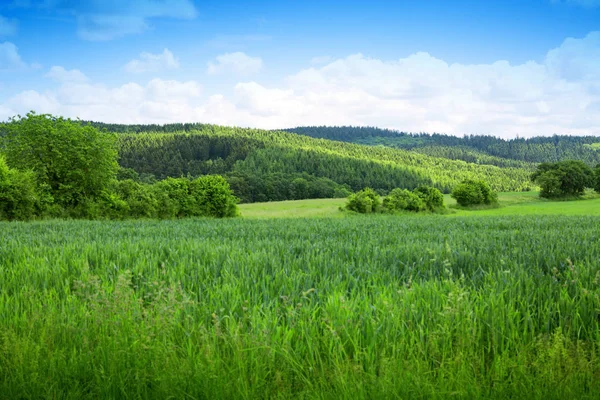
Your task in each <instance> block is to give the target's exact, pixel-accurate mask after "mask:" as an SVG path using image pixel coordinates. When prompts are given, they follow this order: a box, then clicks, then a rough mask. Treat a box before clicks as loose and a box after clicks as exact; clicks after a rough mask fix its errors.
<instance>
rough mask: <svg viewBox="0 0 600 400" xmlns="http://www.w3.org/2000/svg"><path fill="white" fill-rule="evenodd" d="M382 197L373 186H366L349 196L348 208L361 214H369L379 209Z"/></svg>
mask: <svg viewBox="0 0 600 400" xmlns="http://www.w3.org/2000/svg"><path fill="white" fill-rule="evenodd" d="M380 206H381V199H380V197H379V195H378V194H377V193H376V192H375V191H374V190H373V189H371V188H365V189H363V190H361V191H359V192H357V193H353V194H351V195H350V196H349V197H348V201H347V202H346V209H347V210H350V211H355V212H357V213H361V214H369V213H374V212H377V211H379V207H380Z"/></svg>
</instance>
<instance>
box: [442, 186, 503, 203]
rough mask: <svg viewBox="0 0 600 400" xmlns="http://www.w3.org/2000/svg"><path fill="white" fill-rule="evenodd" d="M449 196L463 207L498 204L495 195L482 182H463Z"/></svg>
mask: <svg viewBox="0 0 600 400" xmlns="http://www.w3.org/2000/svg"><path fill="white" fill-rule="evenodd" d="M451 196H452V198H453V199H455V200H456V202H457V203H458V204H459V205H461V206H463V207H468V206H473V205H481V204H486V205H491V204H495V203H497V202H498V195H497V193H496V192H494V191H493V190H492V189H491V188H490V186H489V185H488V184H487V183H485V182H484V181H475V180H465V181H463V182H462V183H459V184H458V185H456V186H455V187H454V189H453V190H452V194H451Z"/></svg>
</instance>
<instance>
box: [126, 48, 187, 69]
mask: <svg viewBox="0 0 600 400" xmlns="http://www.w3.org/2000/svg"><path fill="white" fill-rule="evenodd" d="M123 68H124V69H125V71H127V72H131V73H136V74H140V73H144V72H159V71H162V70H165V69H176V68H179V60H178V59H177V58H175V56H173V53H171V52H170V51H169V50H168V49H164V51H163V52H162V53H159V54H152V53H142V54H140V58H139V60H131V61H129V62H128V63H127V64H125V66H124V67H123Z"/></svg>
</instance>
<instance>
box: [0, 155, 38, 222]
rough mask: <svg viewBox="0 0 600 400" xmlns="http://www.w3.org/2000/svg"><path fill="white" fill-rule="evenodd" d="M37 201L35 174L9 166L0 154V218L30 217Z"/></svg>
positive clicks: (34, 210) (18, 218)
mask: <svg viewBox="0 0 600 400" xmlns="http://www.w3.org/2000/svg"><path fill="white" fill-rule="evenodd" d="M38 202H39V197H38V194H37V192H36V183H35V175H34V174H33V173H32V172H22V171H17V170H15V169H11V168H9V167H8V165H7V164H6V160H5V159H4V156H3V155H1V154H0V219H8V220H13V219H16V220H28V219H31V218H33V217H34V216H35V214H36V211H37V210H36V208H37V205H38Z"/></svg>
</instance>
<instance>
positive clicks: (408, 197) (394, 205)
mask: <svg viewBox="0 0 600 400" xmlns="http://www.w3.org/2000/svg"><path fill="white" fill-rule="evenodd" d="M383 207H384V208H385V209H386V210H388V211H391V212H394V211H402V210H407V211H417V212H418V211H425V210H426V209H427V205H426V204H425V201H423V199H422V198H421V197H419V196H418V195H417V194H416V193H413V192H411V191H410V190H407V189H394V190H392V191H391V192H390V193H389V194H388V195H387V196H386V197H385V198H384V199H383Z"/></svg>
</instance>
